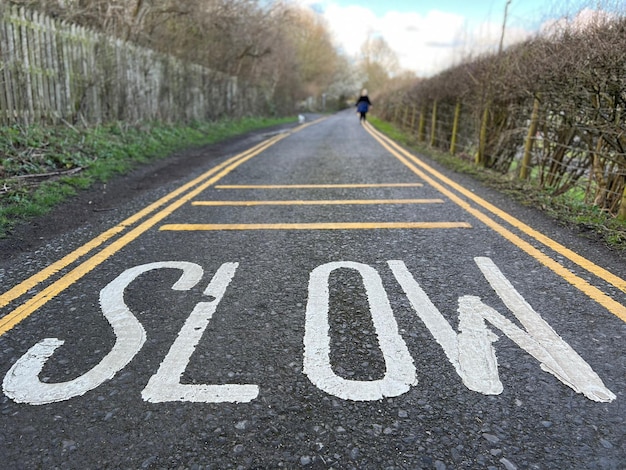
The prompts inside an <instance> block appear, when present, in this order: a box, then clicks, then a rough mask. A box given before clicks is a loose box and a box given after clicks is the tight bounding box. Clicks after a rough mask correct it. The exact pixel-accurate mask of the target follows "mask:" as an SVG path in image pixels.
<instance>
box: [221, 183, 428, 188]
mask: <svg viewBox="0 0 626 470" xmlns="http://www.w3.org/2000/svg"><path fill="white" fill-rule="evenodd" d="M421 186H424V184H423V183H387V184H384V183H380V184H379V183H376V184H361V183H357V184H220V185H217V186H215V189H334V188H340V189H341V188H345V189H351V188H418V187H421Z"/></svg>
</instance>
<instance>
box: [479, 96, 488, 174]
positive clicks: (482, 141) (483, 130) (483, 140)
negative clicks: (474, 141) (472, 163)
mask: <svg viewBox="0 0 626 470" xmlns="http://www.w3.org/2000/svg"><path fill="white" fill-rule="evenodd" d="M488 120H489V103H488V102H487V104H486V105H485V109H484V110H483V118H482V120H481V123H480V136H479V141H478V153H477V154H476V164H477V165H485V163H486V157H485V147H486V145H487V121H488Z"/></svg>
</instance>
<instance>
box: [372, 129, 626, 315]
mask: <svg viewBox="0 0 626 470" xmlns="http://www.w3.org/2000/svg"><path fill="white" fill-rule="evenodd" d="M365 128H366V129H367V131H368V132H369V133H370V134H371V135H372V137H374V139H376V140H377V141H378V142H379V143H380V144H381V145H382V146H383V147H384V148H385V149H386V150H387V151H388V152H390V153H391V154H392V155H394V156H395V157H396V158H397V159H399V160H400V161H401V162H402V163H404V164H405V165H406V166H407V167H408V168H409V169H411V171H413V172H414V173H415V174H416V175H418V176H419V177H420V178H422V179H423V180H424V181H426V182H427V183H429V184H430V185H432V186H433V187H434V188H436V189H437V190H438V191H440V192H441V193H442V194H444V195H445V196H447V197H448V198H449V199H450V200H451V201H453V202H454V203H456V204H457V205H459V206H460V207H461V208H463V209H464V210H466V211H467V212H469V213H470V214H472V215H473V216H474V217H476V218H477V219H478V220H480V221H481V222H483V223H484V224H485V225H487V226H488V227H489V228H491V229H493V230H494V231H495V232H497V233H499V234H500V235H501V236H503V237H504V238H505V239H507V240H508V241H510V242H511V243H513V244H514V245H515V246H517V247H518V248H520V249H521V250H522V251H524V252H526V253H527V254H529V255H530V256H532V257H533V258H535V259H536V260H538V261H539V262H540V263H541V264H543V265H544V266H546V267H548V268H549V269H551V270H552V271H554V272H555V273H556V274H558V275H559V276H561V277H562V278H563V279H565V280H566V281H567V282H569V283H570V284H571V285H573V286H574V287H576V288H577V289H579V290H580V291H582V292H583V293H584V294H586V295H587V296H588V297H590V298H591V299H593V300H594V301H596V302H598V303H599V304H600V305H602V306H603V307H605V308H606V309H607V310H608V311H609V312H611V313H612V314H614V315H615V316H617V317H618V318H620V319H621V320H623V321H625V322H626V307H625V306H624V305H622V304H620V303H619V302H617V301H615V300H614V299H612V298H611V297H610V296H608V295H607V294H605V293H604V292H602V291H601V290H600V289H598V288H597V287H595V286H593V285H591V284H590V283H589V282H587V281H586V280H584V279H582V278H581V277H579V276H577V275H575V274H574V273H572V272H571V271H570V270H569V269H567V268H565V267H564V266H562V265H561V264H559V263H558V262H557V261H555V260H553V259H552V258H550V257H549V256H548V255H546V254H544V253H543V252H541V251H540V250H538V249H537V248H535V247H534V246H532V245H531V244H530V243H528V242H527V241H525V240H524V239H522V238H521V237H519V236H518V235H516V234H514V233H513V232H512V231H511V230H509V229H507V228H506V227H504V226H503V225H501V224H499V223H498V222H496V221H495V220H493V219H492V218H491V217H489V216H488V215H486V214H485V213H483V212H481V211H480V210H478V209H476V208H475V207H473V206H472V205H471V204H470V203H468V202H467V201H466V200H464V199H462V198H461V197H459V196H458V195H457V193H458V194H461V195H462V196H464V197H465V198H467V199H468V200H470V201H472V202H473V203H475V204H477V205H478V206H480V207H482V208H483V209H485V210H487V211H488V212H490V213H491V214H493V215H495V216H497V217H498V218H500V219H502V220H503V221H505V222H506V223H508V224H510V225H511V226H512V227H515V228H516V229H518V230H519V231H521V232H522V233H524V234H525V235H527V236H529V237H531V238H533V239H535V240H536V241H538V242H539V243H541V244H543V245H545V246H546V247H548V248H550V249H551V250H553V251H555V252H556V253H559V254H560V255H562V256H564V257H565V258H567V259H569V260H570V261H572V262H574V263H575V264H577V265H578V266H580V267H581V268H583V269H585V270H586V271H588V272H590V273H591V274H593V275H594V276H597V277H599V278H600V279H602V280H604V281H606V282H607V283H609V284H611V285H613V286H614V287H616V288H617V289H619V290H621V291H622V292H626V281H624V279H622V278H620V277H618V276H616V275H614V274H613V273H611V272H609V271H607V270H606V269H604V268H601V267H600V266H598V265H596V264H594V263H592V262H591V261H589V260H588V259H586V258H584V257H582V256H580V255H579V254H577V253H575V252H573V251H572V250H570V249H569V248H567V247H565V246H563V245H561V244H559V243H558V242H556V241H554V240H552V239H551V238H549V237H547V236H545V235H543V234H542V233H540V232H538V231H536V230H534V229H533V228H531V227H529V226H528V225H526V224H525V223H523V222H522V221H520V220H518V219H516V218H515V217H513V216H512V215H510V214H507V213H506V212H504V211H502V210H500V209H498V208H497V207H495V206H494V205H492V204H490V203H489V202H487V201H485V200H484V199H482V198H481V197H479V196H477V195H475V194H474V193H472V192H471V191H469V190H468V189H466V188H464V187H463V186H461V185H459V184H457V183H455V182H454V181H452V180H451V179H449V178H447V177H446V176H444V175H442V174H441V173H440V172H438V171H436V170H435V169H434V168H432V167H431V166H429V165H427V164H426V163H424V162H423V161H421V160H420V159H419V158H417V157H416V156H415V155H413V154H411V153H410V152H408V151H407V150H405V149H404V148H402V147H401V146H400V145H398V144H397V143H396V142H394V141H393V140H391V139H389V138H388V137H386V136H385V135H383V134H382V133H380V132H378V131H377V130H375V129H374V128H373V127H372V126H371V125H369V124H366V126H365ZM448 188H452V189H454V191H456V193H455V192H453V191H452V190H450V189H448Z"/></svg>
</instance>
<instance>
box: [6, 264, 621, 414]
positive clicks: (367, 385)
mask: <svg viewBox="0 0 626 470" xmlns="http://www.w3.org/2000/svg"><path fill="white" fill-rule="evenodd" d="M475 262H476V264H477V265H478V267H479V268H480V270H481V271H482V273H483V274H484V276H485V278H486V279H487V281H488V282H489V284H490V285H491V286H492V288H493V289H494V290H495V292H496V293H497V294H498V296H499V297H500V298H501V299H502V301H503V302H504V304H505V305H506V306H507V307H508V308H509V309H510V310H511V311H512V312H513V314H514V315H515V316H516V317H517V319H518V320H519V321H520V322H521V323H522V325H523V326H524V327H525V328H526V330H527V331H524V330H522V329H521V328H519V327H517V326H515V325H514V324H513V323H512V322H511V321H509V320H508V319H506V318H505V317H504V316H503V315H501V314H500V313H498V312H497V311H496V310H494V309H493V308H491V307H489V306H487V305H485V304H484V303H483V302H482V301H481V300H480V297H477V296H470V295H466V296H462V297H460V298H459V309H458V311H459V330H460V333H456V332H455V331H454V329H453V328H452V326H450V324H449V323H448V322H447V320H445V318H444V317H443V315H442V314H441V312H440V311H439V310H438V309H437V307H435V305H434V304H433V303H432V302H431V300H430V299H429V298H428V295H427V294H426V293H425V292H424V290H423V289H422V288H421V287H420V285H419V284H418V283H417V281H416V280H415V279H414V277H413V276H412V275H411V273H410V272H409V271H408V269H407V267H406V265H405V264H404V262H403V261H397V260H394V261H389V262H388V265H389V267H390V268H391V271H392V272H393V274H394V276H395V277H396V279H397V281H398V283H399V284H400V286H401V287H402V289H403V290H404V292H405V294H406V296H407V298H408V299H409V302H410V303H411V306H412V307H413V309H414V310H415V312H416V313H417V315H418V316H419V318H420V319H421V320H422V321H423V322H424V324H425V326H426V328H428V330H429V331H430V332H431V333H432V335H433V336H434V338H435V340H436V341H437V342H438V343H439V344H440V345H441V346H442V348H443V350H444V353H445V354H446V356H447V358H448V360H449V361H450V363H451V364H452V365H453V366H454V369H455V370H456V372H457V374H458V375H459V376H460V377H461V379H462V380H463V383H464V384H465V386H466V387H467V388H469V389H470V390H473V391H476V392H480V393H483V394H486V395H494V394H499V393H501V392H502V390H503V386H502V383H501V382H500V378H499V375H498V367H497V364H498V363H497V357H496V351H495V349H494V347H493V345H492V344H493V343H494V342H495V341H496V340H497V336H496V335H495V334H494V333H493V332H492V331H491V330H490V329H488V327H487V324H486V322H488V323H490V324H491V325H492V326H494V327H496V328H497V329H498V330H500V331H501V332H502V333H504V334H505V335H506V336H507V337H509V338H510V339H511V340H512V341H513V342H515V343H516V344H517V345H518V346H519V347H520V348H522V349H523V350H524V351H526V352H528V353H529V354H530V355H532V356H533V357H534V358H536V359H537V360H538V361H539V362H540V364H541V368H542V369H543V370H544V371H546V372H549V373H550V374H552V375H554V376H555V377H556V378H557V379H558V380H560V381H561V382H563V383H564V384H565V385H567V386H568V387H570V388H572V389H573V390H575V391H576V392H578V393H582V394H584V396H586V397H587V398H588V399H590V400H593V401H597V402H610V401H613V400H615V398H616V396H615V394H613V393H612V392H611V391H610V390H609V389H608V388H606V387H605V386H604V383H603V382H602V380H601V379H600V377H598V375H597V374H596V373H595V372H594V371H593V369H592V368H591V366H589V364H587V362H585V361H584V360H583V359H582V358H581V357H580V356H579V355H578V354H577V353H576V351H574V350H573V349H572V348H571V347H570V346H569V345H568V344H567V343H566V342H565V341H564V340H563V339H562V338H561V337H560V336H559V335H558V334H557V333H556V332H555V331H554V330H553V329H552V328H551V327H550V325H549V324H548V323H547V322H545V321H544V320H543V319H542V318H541V316H540V315H539V314H538V313H537V312H535V311H534V310H533V308H532V307H531V306H530V305H529V304H528V303H527V302H526V300H524V298H523V297H522V296H521V294H520V293H519V292H517V291H516V290H515V288H514V287H513V285H512V284H511V283H510V282H509V281H508V280H507V279H506V277H505V276H504V275H503V274H502V272H501V271H500V270H499V269H498V268H497V266H496V265H495V264H494V263H493V261H492V260H491V259H489V258H475ZM237 266H238V264H237V263H225V264H223V265H222V266H221V267H220V268H219V269H218V270H217V272H216V273H215V275H214V276H213V279H212V280H211V282H210V283H209V285H208V287H207V288H206V289H205V291H204V294H205V295H207V296H211V297H213V299H212V300H211V301H209V302H200V303H198V304H197V305H196V307H195V308H194V310H193V311H192V312H191V314H190V316H189V318H188V319H187V321H186V322H185V325H184V326H183V328H182V329H181V331H180V332H179V334H178V337H177V338H176V340H175V342H174V344H172V346H171V348H170V351H169V352H168V354H167V356H166V357H165V359H164V360H163V362H162V364H161V366H160V367H159V370H158V371H157V373H156V374H155V375H154V376H153V377H152V378H151V379H150V380H149V382H148V385H147V386H146V388H145V389H144V391H143V394H142V395H143V398H144V400H147V401H151V402H164V401H191V402H210V403H217V402H249V401H251V400H254V399H255V398H256V397H257V396H258V394H259V387H258V386H257V385H232V384H226V385H183V384H180V377H181V375H182V374H183V372H184V370H185V368H186V367H187V364H188V362H189V359H190V357H191V355H192V354H193V352H194V350H195V348H196V346H197V345H198V343H199V341H200V340H201V338H202V334H203V333H204V330H205V329H206V327H207V325H208V323H209V321H210V319H211V317H212V315H213V313H214V312H215V310H216V308H217V306H218V305H219V303H220V301H221V300H222V298H223V296H224V294H225V291H226V289H227V287H228V286H229V285H230V283H231V281H232V279H233V276H234V274H235V271H236V269H237ZM163 268H168V269H171V268H174V269H180V270H182V271H183V274H182V276H181V277H180V279H179V280H178V281H177V282H176V283H175V284H174V285H173V286H172V289H175V290H183V291H185V290H189V289H191V288H192V287H193V286H195V285H196V284H197V283H198V282H199V281H200V279H201V278H202V275H203V270H202V268H201V267H200V266H198V265H197V264H194V263H188V262H182V261H180V262H179V261H166V262H157V263H150V264H145V265H141V266H136V267H134V268H130V269H127V270H126V271H124V272H123V273H122V274H120V275H119V276H118V277H117V278H116V279H115V280H113V281H112V282H111V283H109V284H108V285H107V286H106V287H105V288H104V289H102V291H101V292H100V305H101V308H102V312H103V314H104V316H105V318H106V319H107V320H108V321H109V323H110V324H111V326H112V327H113V332H114V334H115V337H116V341H115V345H114V346H113V349H112V350H111V351H110V352H109V354H107V355H106V356H105V357H104V359H102V361H101V362H100V363H99V364H98V365H96V366H95V367H94V368H93V369H91V370H90V371H88V372H86V373H85V374H83V375H81V376H80V377H78V378H76V379H74V380H70V381H68V382H62V383H43V382H41V381H40V380H39V378H38V375H39V374H40V373H41V371H42V369H43V367H44V365H45V363H46V361H47V360H48V359H49V358H50V356H52V354H53V353H54V351H55V350H56V348H57V347H59V346H61V345H62V344H63V341H61V340H58V339H56V338H47V339H44V340H42V341H40V342H39V343H37V344H36V345H35V346H33V347H32V348H30V349H29V350H28V351H27V352H26V353H25V354H24V355H23V356H22V357H21V358H19V359H18V360H17V362H16V363H15V364H14V365H13V367H11V369H9V371H8V372H7V374H6V376H5V378H4V381H3V389H4V393H5V394H6V395H7V396H8V397H10V398H11V399H13V400H15V401H16V402H19V403H28V404H31V405H42V404H46V403H53V402H58V401H63V400H68V399H70V398H73V397H76V396H79V395H83V394H85V393H86V392H87V391H89V390H93V389H94V388H96V387H98V386H99V385H101V384H102V383H103V382H105V381H106V380H109V379H111V378H112V377H113V376H114V375H115V374H116V373H117V372H119V371H120V370H122V369H123V368H124V367H126V365H127V364H128V363H129V362H130V361H131V360H132V359H133V357H134V356H135V355H136V354H137V353H138V352H139V350H140V349H141V347H142V345H143V343H144V342H145V340H146V333H145V330H144V328H143V327H142V325H141V324H140V323H139V321H138V320H137V319H136V318H135V316H134V315H133V314H132V312H131V311H130V310H129V309H128V307H127V306H126V304H125V303H124V290H125V289H126V287H128V285H130V283H131V282H133V281H134V280H135V279H136V278H137V277H138V276H139V275H140V274H142V273H145V272H147V271H151V270H155V269H163ZM337 269H353V270H355V271H357V272H358V273H359V274H360V275H361V278H362V280H363V285H364V287H365V291H366V293H367V297H368V303H369V309H370V315H371V316H372V321H373V324H374V328H375V330H376V335H377V337H378V344H379V348H380V350H381V352H382V354H383V356H384V360H385V368H386V371H385V375H384V377H383V378H382V379H379V380H372V381H357V380H348V379H344V378H342V377H339V376H337V375H336V374H335V373H334V371H333V370H332V365H331V364H330V347H331V345H330V335H329V330H330V326H329V322H328V316H329V296H330V293H329V287H328V280H329V277H330V275H331V273H332V272H333V271H335V270H337ZM303 365H304V367H303V372H304V373H305V374H306V375H307V376H308V378H309V379H310V380H311V382H312V383H313V384H314V385H315V386H317V387H318V388H320V389H321V390H323V391H325V392H327V393H329V394H331V395H334V396H337V397H339V398H342V399H344V400H355V401H366V400H380V399H382V398H384V397H395V396H399V395H402V394H403V393H406V392H408V391H409V390H410V388H411V386H413V385H416V384H417V378H416V377H417V373H416V369H415V365H414V363H413V359H412V357H411V355H410V353H409V351H408V348H407V345H406V343H405V342H404V340H403V339H402V337H401V336H400V334H399V332H398V326H397V323H396V320H395V318H394V315H393V311H392V309H391V306H390V304H389V300H388V298H387V293H386V292H385V289H384V287H383V284H382V280H381V278H380V276H379V274H378V272H377V271H376V270H375V269H374V268H372V267H371V266H368V265H365V264H361V263H356V262H350V261H338V262H332V263H327V264H324V265H322V266H319V267H317V268H315V269H314V270H313V271H312V272H311V274H310V278H309V297H308V303H307V307H306V319H305V335H304V358H303Z"/></svg>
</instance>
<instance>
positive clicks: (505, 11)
mask: <svg viewBox="0 0 626 470" xmlns="http://www.w3.org/2000/svg"><path fill="white" fill-rule="evenodd" d="M512 1H513V0H506V5H504V19H503V20H502V34H500V46H499V47H498V55H500V54H501V53H502V47H503V46H504V31H505V30H506V17H507V14H508V13H509V5H510V4H511V2H512Z"/></svg>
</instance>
